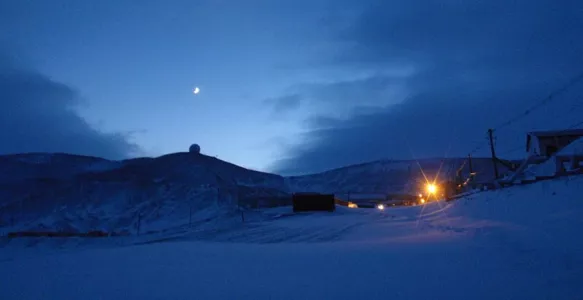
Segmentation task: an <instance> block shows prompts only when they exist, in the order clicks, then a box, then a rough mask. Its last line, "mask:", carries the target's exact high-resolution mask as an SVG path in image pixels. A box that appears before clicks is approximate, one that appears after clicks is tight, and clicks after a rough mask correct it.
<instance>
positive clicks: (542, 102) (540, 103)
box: [494, 73, 583, 129]
mask: <svg viewBox="0 0 583 300" xmlns="http://www.w3.org/2000/svg"><path fill="white" fill-rule="evenodd" d="M581 80H583V73H581V74H579V75H577V76H575V77H573V78H572V79H571V80H569V82H568V83H567V84H566V85H564V86H562V87H560V88H558V89H556V90H554V91H552V92H551V93H550V94H549V95H548V96H547V97H545V98H543V99H541V100H540V101H538V102H537V103H536V104H534V105H533V106H531V107H530V108H528V109H527V110H525V111H524V112H522V113H521V114H519V115H517V116H515V117H514V118H511V119H509V120H507V121H506V122H504V123H502V124H500V125H498V126H497V127H495V128H494V129H500V128H503V127H506V126H508V125H511V124H513V123H514V122H516V121H518V120H520V119H522V118H524V117H526V116H528V115H529V114H530V113H531V112H532V111H534V110H536V109H538V108H539V107H541V106H543V105H545V104H547V103H549V102H551V101H552V100H553V99H554V97H555V96H557V95H559V94H561V93H563V92H565V91H567V90H568V89H570V88H571V87H572V86H573V85H575V84H576V83H578V82H579V81H581Z"/></svg>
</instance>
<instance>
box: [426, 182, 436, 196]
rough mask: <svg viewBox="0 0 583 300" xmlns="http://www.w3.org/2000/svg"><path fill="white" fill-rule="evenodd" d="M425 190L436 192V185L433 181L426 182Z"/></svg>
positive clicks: (430, 192) (431, 192)
mask: <svg viewBox="0 0 583 300" xmlns="http://www.w3.org/2000/svg"><path fill="white" fill-rule="evenodd" d="M427 192H428V193H429V194H435V193H436V192H437V186H436V185H435V184H434V183H428V184H427Z"/></svg>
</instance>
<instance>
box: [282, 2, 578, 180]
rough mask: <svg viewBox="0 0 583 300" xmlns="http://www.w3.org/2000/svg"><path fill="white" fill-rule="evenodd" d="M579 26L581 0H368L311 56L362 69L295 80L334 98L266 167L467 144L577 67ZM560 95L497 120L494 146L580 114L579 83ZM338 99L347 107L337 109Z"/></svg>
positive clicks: (333, 163)
mask: <svg viewBox="0 0 583 300" xmlns="http://www.w3.org/2000/svg"><path fill="white" fill-rule="evenodd" d="M581 36H583V2H581V1H575V0H568V1H552V0H535V1H530V0H529V1H527V0H519V1H511V2H509V1H504V0H491V1H437V0H427V1H412V2H405V1H380V0H379V1H367V2H366V3H364V5H363V6H362V11H361V13H360V14H359V16H358V17H357V18H356V19H354V20H352V21H351V22H350V23H349V24H343V26H338V29H337V30H336V33H335V34H334V35H332V36H330V37H328V38H329V40H328V42H335V43H337V45H338V47H339V49H341V50H340V51H335V52H334V55H330V56H327V57H322V58H321V60H320V63H321V64H320V65H319V66H314V68H318V67H322V66H333V67H334V68H338V69H342V70H345V71H347V70H348V71H354V72H355V73H359V74H362V73H363V72H364V73H367V72H368V74H370V76H369V78H366V79H365V80H362V79H358V80H354V81H353V82H351V85H347V84H346V83H343V82H341V81H339V82H337V83H327V84H315V86H314V85H310V84H307V85H306V86H305V87H304V88H303V89H301V90H299V91H297V93H298V95H299V97H302V99H304V98H307V99H310V100H311V101H314V102H317V103H320V104H322V105H324V104H326V103H329V104H328V107H329V111H328V112H327V111H323V112H322V111H320V112H317V113H316V114H315V115H312V116H310V117H308V118H307V120H308V121H307V122H306V132H305V133H304V136H303V137H304V138H303V142H302V143H300V144H297V145H293V146H290V147H289V148H288V149H287V151H286V158H284V159H282V160H280V161H278V162H276V163H275V165H274V166H273V169H274V170H275V171H277V172H281V173H285V174H300V173H307V172H314V171H323V170H326V169H330V168H335V167H341V166H344V165H347V164H353V163H360V162H365V161H371V160H376V159H382V158H390V159H409V158H422V157H443V156H450V157H451V156H465V155H467V153H468V152H470V151H471V150H472V149H474V148H475V147H476V145H480V144H484V145H485V144H486V140H485V132H486V130H487V129H488V128H496V126H497V125H499V124H500V123H503V122H504V121H505V120H507V119H509V118H512V117H514V116H515V115H516V114H519V113H520V112H522V111H524V110H525V109H526V108H527V107H529V106H530V105H532V104H533V103H535V102H536V101H537V100H539V99H541V98H542V97H545V96H547V95H548V94H549V93H550V92H551V91H553V90H554V89H556V88H557V87H560V86H561V85H563V84H565V83H566V82H568V81H569V80H570V79H571V78H572V77H573V76H575V75H576V74H579V73H581V72H583V55H582V53H583V39H581V38H580V37H581ZM398 70H410V72H398ZM346 87H350V88H349V89H348V88H346ZM343 89H344V90H343ZM560 97H561V99H556V101H554V102H553V103H557V104H553V105H551V106H550V107H545V108H543V109H541V110H539V111H537V112H536V113H532V114H530V115H529V116H528V117H525V118H523V119H521V120H520V122H517V123H516V124H513V126H509V127H508V128H504V129H500V130H499V131H497V132H496V137H497V139H496V147H497V148H498V151H500V152H501V153H503V154H506V153H505V152H508V150H510V149H517V146H518V148H519V147H520V146H521V145H522V144H523V140H524V134H525V131H528V130H533V129H549V128H563V127H564V126H567V125H569V124H571V123H572V122H575V121H577V120H579V119H581V117H580V116H581V114H580V113H581V112H583V110H582V109H580V108H581V107H577V103H580V101H581V99H582V98H583V86H582V84H579V86H575V87H574V88H573V89H571V90H570V91H568V92H566V93H563V94H561V95H560ZM339 105H343V107H348V108H349V109H350V114H349V115H348V116H346V115H344V116H341V117H339V116H337V115H335V114H334V113H333V111H334V110H335V108H336V107H338V106H339ZM282 107H285V106H282ZM289 107H290V109H296V108H297V106H289ZM574 108H576V109H579V110H578V111H579V112H580V113H577V110H576V109H574ZM314 120H315V121H314ZM487 150H488V149H487V147H484V148H483V150H481V149H480V151H478V152H477V154H478V155H487V154H488V152H487ZM507 155H508V156H514V157H518V156H520V151H518V152H515V153H508V154H507Z"/></svg>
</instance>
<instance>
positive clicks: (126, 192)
mask: <svg viewBox="0 0 583 300" xmlns="http://www.w3.org/2000/svg"><path fill="white" fill-rule="evenodd" d="M464 161H465V160H464V159H455V158H452V159H426V160H419V161H376V162H372V163H366V164H360V165H354V166H348V167H344V168H340V169H334V170H331V171H328V172H324V173H319V174H313V175H306V176H295V177H287V178H284V177H281V176H279V175H275V174H269V173H263V172H257V171H252V170H248V169H245V168H242V167H239V166H236V165H234V164H231V163H228V162H225V161H222V160H219V159H216V158H213V157H209V156H205V155H200V154H193V153H175V154H169V155H164V156H161V157H157V158H136V159H130V160H124V161H109V160H105V159H101V158H96V157H86V156H77V155H68V154H43V153H32V154H18V155H6V156H0V232H6V231H15V230H29V229H33V230H43V229H46V230H66V231H89V230H104V231H116V232H119V231H122V232H126V233H137V231H138V228H139V229H140V231H141V232H148V231H155V230H162V229H168V228H174V227H177V226H181V225H185V224H187V223H197V222H204V221H205V220H209V219H212V218H215V217H218V216H222V215H234V214H236V211H237V209H238V208H239V207H243V208H257V207H270V206H276V205H282V204H289V202H290V193H292V192H325V193H335V194H342V193H346V192H351V193H383V194H386V193H403V192H408V193H410V192H415V189H416V188H417V184H416V183H417V182H418V181H420V180H422V178H423V175H422V173H421V170H423V172H424V173H425V174H426V175H427V176H428V177H430V178H433V177H434V176H435V174H437V171H438V170H440V178H447V177H449V176H451V175H452V174H453V173H454V172H455V170H457V169H458V168H459V167H460V166H462V165H463V164H464ZM500 168H501V169H502V170H504V169H503V168H502V167H500ZM473 169H474V171H477V172H478V180H487V179H490V178H492V176H493V175H492V171H491V170H492V168H491V160H489V159H481V158H474V159H473ZM463 170H464V173H465V174H467V173H468V170H469V169H468V165H465V166H464V168H463Z"/></svg>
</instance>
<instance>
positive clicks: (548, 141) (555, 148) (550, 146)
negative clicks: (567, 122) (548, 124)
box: [526, 129, 583, 158]
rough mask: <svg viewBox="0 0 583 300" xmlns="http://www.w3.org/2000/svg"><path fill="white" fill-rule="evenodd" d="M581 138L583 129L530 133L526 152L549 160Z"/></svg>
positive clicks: (527, 137) (527, 138)
mask: <svg viewBox="0 0 583 300" xmlns="http://www.w3.org/2000/svg"><path fill="white" fill-rule="evenodd" d="M580 137H583V129H568V130H550V131H533V132H529V133H528V134H527V136H526V152H527V153H528V154H529V156H542V157H546V158H549V157H551V156H552V155H553V154H555V153H557V152H559V151H560V150H561V149H563V148H565V147H566V146H567V145H569V144H570V143H572V142H574V141H575V140H577V139H579V138H580Z"/></svg>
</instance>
